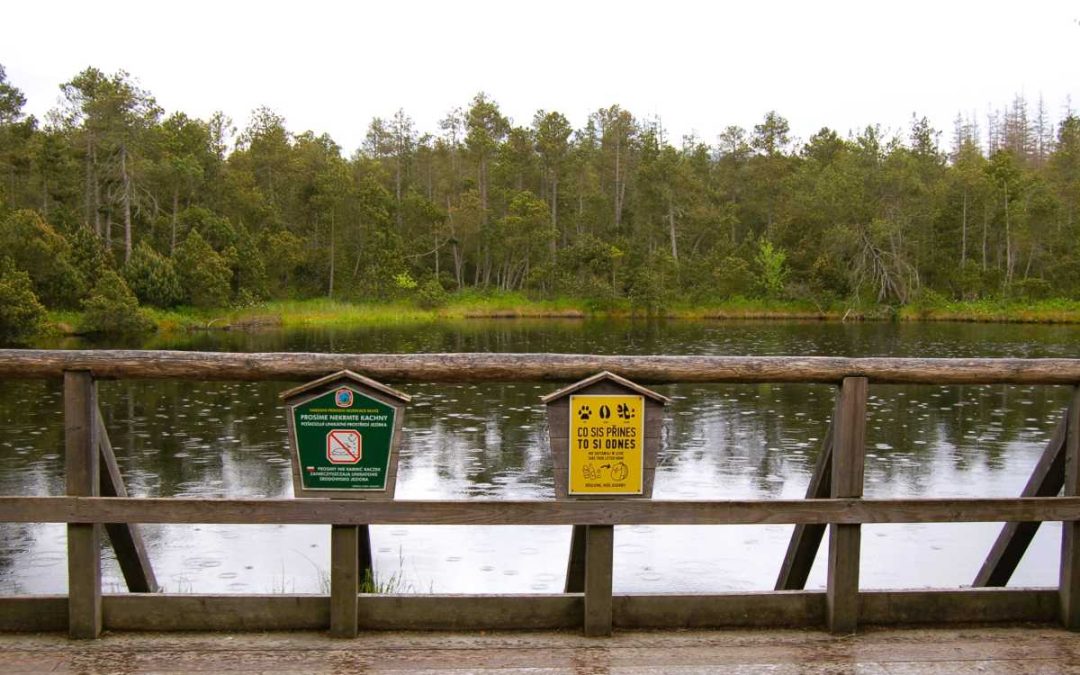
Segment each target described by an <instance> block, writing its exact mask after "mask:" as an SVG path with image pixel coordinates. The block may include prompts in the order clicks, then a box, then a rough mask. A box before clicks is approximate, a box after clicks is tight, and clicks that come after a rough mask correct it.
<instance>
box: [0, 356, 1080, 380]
mask: <svg viewBox="0 0 1080 675" xmlns="http://www.w3.org/2000/svg"><path fill="white" fill-rule="evenodd" d="M346 369H347V370H352V371H354V372H357V373H360V374H362V375H367V376H368V377H372V378H375V379H377V380H383V381H388V382H407V381H417V382H521V381H568V380H576V379H580V378H584V377H587V376H589V375H593V374H595V373H596V372H597V371H600V370H609V371H611V372H614V373H618V374H619V375H622V376H623V377H627V378H629V379H631V380H635V381H640V382H652V383H657V382H661V383H662V382H694V383H702V382H730V383H740V382H742V383H758V382H789V383H797V382H807V383H814V382H817V383H838V382H840V381H841V380H843V379H844V378H846V377H865V378H867V379H868V380H869V381H870V383H872V384H938V385H946V384H1070V385H1071V384H1075V383H1077V382H1080V359H921V358H846V357H833V356H805V357H791V356H622V355H618V356H609V355H593V354H313V353H295V352H268V353H227V352H185V351H139V350H23V349H0V379H26V378H60V377H62V376H63V373H64V371H76V370H85V371H90V372H91V373H92V374H93V376H94V377H95V378H96V379H102V378H106V379H175V380H230V381H254V380H284V381H299V380H306V379H312V378H315V377H319V376H322V375H326V374H329V373H332V372H336V371H339V370H346Z"/></svg>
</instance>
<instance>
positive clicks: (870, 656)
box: [0, 626, 1080, 675]
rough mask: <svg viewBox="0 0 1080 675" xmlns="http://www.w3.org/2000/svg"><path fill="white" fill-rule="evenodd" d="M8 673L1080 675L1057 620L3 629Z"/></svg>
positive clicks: (0, 657) (0, 639)
mask: <svg viewBox="0 0 1080 675" xmlns="http://www.w3.org/2000/svg"><path fill="white" fill-rule="evenodd" d="M0 671H2V672H4V673H87V674H92V673H125V674H127V673H132V674H133V673H182V672H186V673H236V674H239V673H274V674H281V673H340V674H345V673H426V674H430V675H435V674H451V673H452V674H462V673H485V674H487V673H491V674H494V673H515V674H521V675H525V674H528V675H550V674H555V673H559V674H568V675H569V674H574V675H645V674H649V673H675V674H679V675H689V674H696V673H735V674H744V673H755V674H756V673H769V674H770V675H787V674H788V673H791V674H794V673H799V674H801V675H823V674H825V673H829V674H840V673H859V674H879V673H880V674H889V675H900V674H911V675H915V674H918V673H950V674H957V675H964V674H966V673H1080V636H1077V635H1076V634H1075V633H1069V632H1066V631H1064V630H1062V629H1058V628H1052V627H1032V626H1022V627H992V628H986V627H978V628H969V629H957V628H933V629H909V630H905V629H880V630H874V629H867V630H864V631H862V632H861V633H860V634H858V635H854V636H849V637H837V636H832V635H829V634H828V633H826V632H823V631H799V630H769V631H741V630H731V631H647V632H646V631H617V632H616V633H615V635H614V636H612V637H610V638H605V639H595V638H586V637H582V636H581V635H580V634H579V633H550V632H545V633H487V634H484V633H468V634H463V633H365V634H363V635H361V636H360V637H359V638H356V639H351V640H342V639H334V638H330V637H328V636H327V635H326V634H325V633H314V632H310V633H261V634H251V633H242V634H229V633H213V634H211V633H171V634H161V633H108V632H107V633H105V634H103V635H102V637H101V639H99V640H96V641H79V640H71V639H68V637H67V636H66V635H63V634H56V633H48V634H34V635H28V634H0Z"/></svg>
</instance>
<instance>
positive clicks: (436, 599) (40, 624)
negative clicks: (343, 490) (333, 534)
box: [0, 588, 1059, 632]
mask: <svg viewBox="0 0 1080 675" xmlns="http://www.w3.org/2000/svg"><path fill="white" fill-rule="evenodd" d="M1058 600H1059V597H1058V590H1057V589H1056V588H989V589H960V590H956V589H948V590H924V589H918V590H885V591H881V590H878V591H875V590H867V591H862V592H861V593H860V597H859V619H860V621H861V622H863V623H867V624H874V625H889V624H915V623H920V624H941V625H947V624H954V623H963V624H971V623H986V624H990V623H1013V622H1041V623H1050V622H1054V621H1057V619H1058V616H1059V614H1058V612H1059V607H1058ZM357 603H358V607H359V615H360V618H359V627H360V628H361V629H362V630H364V631H378V630H454V629H457V630H497V629H505V630H531V629H570V628H576V627H579V626H581V620H582V616H583V612H584V597H583V596H582V595H581V594H539V595H531V594H530V595H385V596H377V595H372V596H369V595H362V596H359V598H358V601H357ZM102 605H103V608H104V624H105V628H106V629H108V630H111V631H131V630H134V631H194V630H237V631H267V630H325V629H326V627H327V626H328V625H329V624H330V598H329V597H328V596H326V595H296V594H293V595H235V594H225V595H216V594H214V595H191V594H162V593H153V594H150V593H148V594H142V593H123V594H111V595H104V596H103V597H102ZM612 621H613V625H614V626H615V627H617V628H627V629H629V628H710V627H739V628H754V627H758V628H765V627H771V628H777V627H785V626H787V627H822V626H824V624H825V592H824V591H762V592H757V593H717V594H700V595H685V594H640V593H634V594H622V593H620V594H615V595H613V596H612ZM66 626H67V598H66V597H64V596H25V597H0V631H7V632H10V631H22V632H27V631H56V630H64V628H65V627H66Z"/></svg>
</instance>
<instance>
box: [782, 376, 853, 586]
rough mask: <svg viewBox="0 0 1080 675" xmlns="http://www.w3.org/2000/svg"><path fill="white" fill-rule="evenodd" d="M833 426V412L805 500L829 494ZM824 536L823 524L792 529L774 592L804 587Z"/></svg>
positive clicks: (834, 418)
mask: <svg viewBox="0 0 1080 675" xmlns="http://www.w3.org/2000/svg"><path fill="white" fill-rule="evenodd" d="M837 404H839V397H837ZM835 424H836V411H835V409H834V411H833V419H831V420H829V426H828V428H827V429H826V430H825V438H824V439H823V440H822V441H821V451H820V453H819V454H818V459H817V463H816V464H815V465H814V473H813V474H812V475H811V476H810V484H809V485H808V486H807V488H806V498H807V499H825V498H828V497H829V495H830V494H831V490H832V452H833V448H832V446H833V426H834V425H835ZM824 536H825V526H824V525H796V526H795V529H794V531H792V533H791V541H790V542H788V550H787V553H786V554H785V555H784V562H783V564H782V565H781V566H780V574H779V575H778V576H777V578H776V590H778V591H801V590H802V589H804V588H806V579H807V577H809V576H810V570H811V568H813V566H814V558H816V557H817V552H818V547H820V546H821V538H822V537H824Z"/></svg>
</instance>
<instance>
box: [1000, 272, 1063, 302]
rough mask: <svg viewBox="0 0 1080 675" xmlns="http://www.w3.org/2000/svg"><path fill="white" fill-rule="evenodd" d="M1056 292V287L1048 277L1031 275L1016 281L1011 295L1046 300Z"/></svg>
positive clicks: (1021, 298)
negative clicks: (1042, 277)
mask: <svg viewBox="0 0 1080 675" xmlns="http://www.w3.org/2000/svg"><path fill="white" fill-rule="evenodd" d="M1053 294H1054V287H1053V286H1052V285H1051V284H1050V282H1049V281H1047V280H1046V279H1039V278H1036V277H1031V278H1029V279H1021V280H1020V281H1017V282H1014V283H1013V284H1012V286H1010V287H1009V296H1011V297H1014V298H1018V299H1020V300H1046V299H1047V298H1049V297H1050V296H1052V295H1053Z"/></svg>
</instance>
